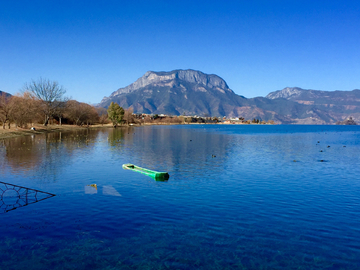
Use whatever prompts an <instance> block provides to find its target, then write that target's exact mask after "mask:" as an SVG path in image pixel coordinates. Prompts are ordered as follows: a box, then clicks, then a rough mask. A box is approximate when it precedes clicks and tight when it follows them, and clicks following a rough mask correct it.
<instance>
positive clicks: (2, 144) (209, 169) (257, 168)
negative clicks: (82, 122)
mask: <svg viewBox="0 0 360 270" xmlns="http://www.w3.org/2000/svg"><path fill="white" fill-rule="evenodd" d="M359 154H360V127H358V126H261V125H250V126H249V125H246V126H232V125H182V126H147V127H136V128H118V129H100V130H83V131H77V132H67V133H64V132H62V133H52V134H43V135H34V136H27V137H17V138H13V139H7V140H0V170H1V180H0V181H1V182H2V183H0V195H1V201H0V204H1V207H0V269H360V167H359V164H360V155H359ZM124 163H133V164H136V165H138V166H141V167H145V168H149V169H153V170H158V171H167V172H169V174H170V178H169V180H168V181H165V182H160V181H154V180H153V179H152V178H151V177H148V176H145V175H142V174H139V173H136V172H133V171H129V170H124V169H122V164H124ZM4 183H8V184H4ZM10 184H12V185H16V186H12V185H10ZM94 184H96V186H95V185H94ZM18 186H21V187H18ZM40 191H42V192H47V193H42V192H40ZM51 194H54V195H56V196H52V195H51Z"/></svg>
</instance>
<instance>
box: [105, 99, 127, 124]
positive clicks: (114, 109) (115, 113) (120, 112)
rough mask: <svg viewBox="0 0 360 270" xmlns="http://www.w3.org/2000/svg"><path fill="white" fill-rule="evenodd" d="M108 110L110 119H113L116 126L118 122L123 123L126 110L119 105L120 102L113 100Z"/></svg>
mask: <svg viewBox="0 0 360 270" xmlns="http://www.w3.org/2000/svg"><path fill="white" fill-rule="evenodd" d="M107 112H108V116H109V119H110V120H111V121H112V123H113V126H114V127H116V126H117V124H121V122H122V120H123V117H124V113H125V111H124V109H123V108H122V107H120V106H119V104H117V103H114V102H111V104H110V106H109V107H108V110H107Z"/></svg>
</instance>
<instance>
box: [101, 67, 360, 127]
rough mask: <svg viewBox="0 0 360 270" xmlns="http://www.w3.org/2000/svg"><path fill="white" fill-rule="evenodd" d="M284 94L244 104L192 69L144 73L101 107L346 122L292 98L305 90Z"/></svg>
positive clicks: (221, 82) (340, 116) (214, 77)
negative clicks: (115, 104) (111, 106)
mask: <svg viewBox="0 0 360 270" xmlns="http://www.w3.org/2000/svg"><path fill="white" fill-rule="evenodd" d="M286 89H287V90H281V91H276V92H274V93H270V94H269V95H268V96H267V97H266V98H264V97H257V98H249V99H248V98H245V97H243V96H240V95H237V94H235V93H234V91H233V90H231V89H230V88H229V86H228V85H227V83H226V82H225V81H224V80H223V79H222V78H220V77H219V76H217V75H214V74H205V73H203V72H201V71H196V70H191V69H188V70H173V71H170V72H155V71H148V72H146V73H145V74H144V75H143V76H142V77H141V78H139V79H138V80H136V81H135V82H134V83H132V84H130V85H128V86H126V87H124V88H119V89H118V90H116V91H115V92H113V93H112V94H111V95H110V96H109V97H104V98H103V100H102V101H101V102H100V104H99V106H101V107H104V108H107V107H108V106H109V105H110V103H111V102H116V103H118V104H119V105H120V106H121V107H123V108H125V109H127V108H132V109H133V110H134V112H135V113H147V114H162V113H163V114H170V115H182V114H185V115H199V116H205V115H209V116H221V117H222V116H227V117H244V118H245V119H253V118H256V119H260V120H265V121H268V120H274V121H275V122H277V123H283V124H333V123H336V122H337V121H341V120H344V119H346V118H347V117H349V115H346V114H344V113H333V111H332V107H326V106H324V105H320V104H317V103H316V104H315V102H314V104H311V103H308V102H307V100H305V99H301V100H302V101H304V102H301V100H298V99H296V97H300V96H301V95H302V93H303V92H304V91H307V90H303V89H301V88H286ZM292 98H294V99H292ZM353 117H354V118H355V119H356V116H353Z"/></svg>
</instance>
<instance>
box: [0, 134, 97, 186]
mask: <svg viewBox="0 0 360 270" xmlns="http://www.w3.org/2000/svg"><path fill="white" fill-rule="evenodd" d="M100 133H101V132H100ZM100 133H99V132H96V131H95V132H94V131H90V130H87V129H84V130H78V131H73V132H55V133H47V134H36V135H32V136H22V137H16V138H11V139H5V140H3V141H2V143H1V152H0V154H1V155H2V156H4V159H1V163H0V169H1V170H2V171H5V170H11V173H12V174H26V175H28V176H32V175H35V176H36V178H37V179H39V180H40V181H53V182H54V181H56V180H57V175H58V174H59V173H60V171H61V170H63V169H64V168H65V167H66V166H67V165H68V164H69V163H70V162H71V159H72V158H73V157H74V153H75V152H76V151H79V150H81V149H85V148H92V147H94V145H95V143H96V142H97V141H96V138H97V136H98V135H99V134H100ZM75 156H76V155H75Z"/></svg>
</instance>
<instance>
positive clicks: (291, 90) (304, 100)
mask: <svg viewBox="0 0 360 270" xmlns="http://www.w3.org/2000/svg"><path fill="white" fill-rule="evenodd" d="M266 98H268V99H272V100H276V99H286V100H290V101H294V102H297V103H299V104H305V105H309V107H311V108H317V109H318V110H321V111H323V112H324V113H327V114H328V116H329V117H331V118H333V119H337V120H338V121H341V120H345V119H347V118H349V117H353V118H354V120H355V121H357V122H359V120H360V90H359V89H355V90H352V91H321V90H307V89H302V88H299V87H286V88H284V89H282V90H278V91H275V92H271V93H269V94H268V95H267V96H266ZM332 122H333V121H331V123H332Z"/></svg>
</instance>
